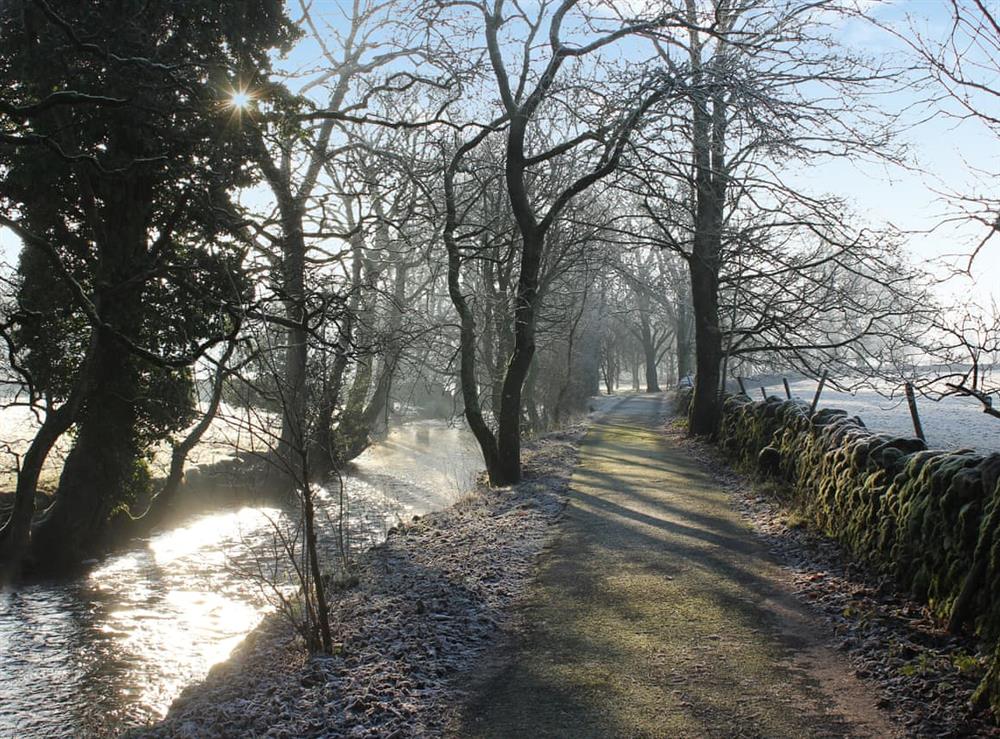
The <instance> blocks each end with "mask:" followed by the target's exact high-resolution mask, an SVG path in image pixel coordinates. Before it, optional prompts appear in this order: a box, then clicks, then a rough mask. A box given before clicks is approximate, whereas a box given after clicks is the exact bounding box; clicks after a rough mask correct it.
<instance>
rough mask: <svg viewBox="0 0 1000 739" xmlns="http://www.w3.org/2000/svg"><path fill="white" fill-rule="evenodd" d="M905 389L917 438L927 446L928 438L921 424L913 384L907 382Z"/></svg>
mask: <svg viewBox="0 0 1000 739" xmlns="http://www.w3.org/2000/svg"><path fill="white" fill-rule="evenodd" d="M904 388H905V389H906V404H907V405H908V406H910V418H911V419H913V431H914V432H915V433H916V434H917V438H918V439H920V441H922V442H924V443H925V444H926V443H927V437H926V436H924V427H923V425H922V424H921V423H920V413H919V412H917V398H916V395H914V393H913V383H912V382H907V383H906V384H905V385H904Z"/></svg>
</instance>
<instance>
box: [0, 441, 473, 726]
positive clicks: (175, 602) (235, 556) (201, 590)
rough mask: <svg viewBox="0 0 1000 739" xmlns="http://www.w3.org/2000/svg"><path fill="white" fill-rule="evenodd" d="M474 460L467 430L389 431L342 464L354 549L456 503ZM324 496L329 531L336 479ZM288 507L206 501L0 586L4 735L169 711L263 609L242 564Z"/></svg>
mask: <svg viewBox="0 0 1000 739" xmlns="http://www.w3.org/2000/svg"><path fill="white" fill-rule="evenodd" d="M481 468H482V459H481V457H480V455H479V452H478V449H477V447H476V445H475V441H474V439H473V438H472V437H471V434H469V433H468V432H467V431H465V430H464V429H457V428H449V427H447V426H445V425H444V424H441V423H436V422H422V423H417V424H408V425H406V426H403V427H401V428H399V429H396V430H393V431H392V432H391V433H390V434H389V436H388V437H387V438H386V439H385V440H384V441H382V442H380V443H379V444H377V445H375V446H374V447H372V448H371V449H369V450H368V451H366V452H365V453H364V454H363V455H362V456H361V457H359V458H358V459H357V460H356V462H355V463H354V464H353V465H351V469H350V472H349V474H348V475H345V477H344V492H345V499H346V501H347V504H348V513H349V525H348V533H349V536H350V544H351V546H352V548H354V549H355V550H357V549H362V548H364V547H365V546H368V545H370V544H372V543H375V542H377V541H380V540H381V539H382V538H384V536H385V531H386V530H387V529H388V528H389V527H391V526H392V525H394V524H395V523H397V522H398V521H399V520H402V519H407V518H409V517H410V516H413V515H420V514H423V513H426V512H429V511H432V510H436V509H440V508H442V507H445V506H447V505H449V504H450V503H452V502H454V501H455V500H456V499H457V498H458V497H459V496H460V495H461V494H462V493H463V492H465V491H467V490H468V489H469V488H470V487H471V486H472V484H473V482H474V480H475V477H476V475H477V474H478V472H479V470H480V469H481ZM318 500H319V501H320V505H321V506H322V507H323V508H324V509H325V511H321V512H320V515H319V516H318V517H317V519H318V521H320V522H321V526H322V527H324V530H323V531H321V537H323V538H324V539H325V540H326V542H327V544H332V541H333V537H334V534H335V532H334V530H333V523H334V521H335V519H336V515H337V512H338V510H339V506H338V502H339V486H330V488H329V489H327V490H325V491H324V492H321V493H320V495H319V496H318ZM324 512H325V513H328V514H329V515H328V516H327V515H323V514H324ZM285 515H286V513H285V512H284V511H282V510H281V509H279V508H276V507H274V506H273V504H269V505H264V504H261V505H252V506H240V507H235V508H228V509H225V510H218V511H213V512H210V513H204V514H201V515H197V516H195V517H193V518H191V519H189V520H187V521H185V522H184V523H183V524H181V525H178V526H175V527H173V528H170V529H168V530H165V531H162V532H158V533H156V534H154V535H153V536H151V537H149V538H148V539H144V540H138V541H136V542H134V543H133V544H132V545H131V546H130V547H129V548H128V549H124V550H121V551H118V552H115V553H113V554H111V555H108V556H107V557H105V558H104V559H103V560H102V561H101V562H99V563H98V564H97V565H96V566H95V567H94V568H93V569H91V570H90V571H89V572H88V573H87V574H85V575H83V576H81V577H78V578H76V579H72V580H67V581H61V582H41V583H32V584H30V585H26V586H24V587H21V588H20V589H18V590H17V591H5V592H2V593H0V675H2V681H0V737H8V736H18V737H21V736H54V735H57V736H80V735H93V734H103V733H112V732H116V731H121V730H123V728H127V727H128V726H135V725H141V724H143V723H146V722H148V721H152V720H156V719H158V718H160V717H161V716H163V715H164V714H165V713H166V711H167V709H168V708H169V706H170V703H171V702H172V701H173V700H174V699H175V698H176V697H177V695H178V694H179V693H180V692H181V690H182V689H183V688H184V687H185V686H186V685H188V684H190V683H192V682H195V681H197V680H199V679H201V678H202V677H204V675H205V674H206V673H207V672H208V670H209V668H210V667H211V666H212V665H213V664H215V663H217V662H219V661H221V660H224V659H225V658H226V656H227V655H228V654H229V653H230V651H231V650H232V649H233V647H235V646H236V645H237V644H238V643H239V642H240V641H241V640H242V639H243V638H244V637H245V636H246V634H247V633H248V632H249V631H250V630H251V629H253V628H254V626H256V625H257V624H258V623H259V622H260V620H261V619H262V618H263V617H264V615H265V614H266V613H267V612H268V611H269V610H270V606H269V605H268V602H267V600H266V598H265V597H264V595H263V593H262V592H261V589H260V587H259V586H258V584H257V582H255V581H254V580H253V579H252V578H250V577H248V576H247V575H246V573H248V572H252V571H254V570H255V565H256V561H257V558H261V559H262V560H266V558H268V557H269V556H270V555H271V551H272V546H271V544H272V532H273V524H272V521H279V522H280V521H281V520H282V519H283V517H284V516H285Z"/></svg>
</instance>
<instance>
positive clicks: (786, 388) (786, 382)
mask: <svg viewBox="0 0 1000 739" xmlns="http://www.w3.org/2000/svg"><path fill="white" fill-rule="evenodd" d="M781 381H782V382H783V383H785V395H786V396H788V399H789V400H791V399H792V389H791V388H790V387H788V378H787V377H782V378H781Z"/></svg>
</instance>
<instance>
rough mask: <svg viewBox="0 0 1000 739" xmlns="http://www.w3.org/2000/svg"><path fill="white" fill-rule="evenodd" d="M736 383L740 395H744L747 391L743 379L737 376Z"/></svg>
mask: <svg viewBox="0 0 1000 739" xmlns="http://www.w3.org/2000/svg"><path fill="white" fill-rule="evenodd" d="M736 382H737V384H739V386H740V395H746V394H747V389H746V386H745V385H744V384H743V378H742V377H740V376H739V375H736Z"/></svg>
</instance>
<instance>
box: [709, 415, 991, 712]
mask: <svg viewBox="0 0 1000 739" xmlns="http://www.w3.org/2000/svg"><path fill="white" fill-rule="evenodd" d="M719 445H720V446H721V448H722V449H723V450H724V451H725V452H726V453H727V454H728V455H729V456H730V457H732V458H735V459H736V460H738V461H739V462H740V463H741V464H742V465H743V466H744V467H747V468H749V469H751V470H753V471H755V472H757V473H758V474H762V475H765V476H768V477H771V478H775V479H778V480H780V481H782V482H784V483H785V484H786V487H787V489H788V491H789V494H790V495H791V496H792V499H793V502H794V504H795V505H796V506H797V507H798V508H799V509H800V510H801V511H802V513H803V514H804V515H805V516H806V518H807V520H808V521H809V522H810V523H811V524H812V525H813V526H814V527H815V528H817V529H818V530H820V531H822V532H823V533H825V534H826V535H828V536H830V537H831V538H833V539H836V540H837V541H839V542H841V543H842V544H843V545H844V546H845V547H846V548H847V549H848V550H849V552H850V553H851V554H852V555H853V556H854V557H855V558H856V559H858V560H861V561H864V562H866V563H868V564H869V565H870V566H872V567H873V568H874V569H876V570H877V571H880V572H884V573H888V574H891V575H892V576H893V577H894V578H895V579H896V581H897V582H898V583H899V585H900V586H901V587H902V588H904V589H906V590H908V591H910V592H911V593H912V594H913V595H914V597H916V598H917V599H919V600H921V601H922V602H925V603H927V604H928V606H929V607H930V609H931V610H932V611H933V612H934V613H935V614H936V615H937V616H939V617H940V618H942V619H946V620H947V621H948V623H949V627H950V628H951V629H953V630H955V631H957V630H959V629H961V628H963V627H965V626H969V627H971V628H973V629H974V630H975V631H976V632H977V633H978V634H980V635H981V636H982V638H983V639H984V640H985V641H986V642H987V643H988V644H990V645H992V649H993V650H994V656H993V660H992V663H991V666H990V668H989V670H988V672H987V675H986V677H985V678H984V679H983V681H982V683H981V684H980V686H979V689H978V691H977V693H976V696H975V700H977V701H986V702H989V703H990V705H991V706H992V708H993V710H994V712H995V714H996V715H998V716H1000V485H998V481H1000V454H988V455H983V454H978V453H976V452H975V451H973V450H971V449H960V450H953V451H943V450H930V449H927V447H926V445H925V444H924V443H923V442H922V441H920V440H918V439H913V438H903V437H898V436H892V435H889V434H881V433H875V432H872V431H870V430H868V429H867V428H866V427H865V425H864V423H863V422H862V421H861V419H860V418H858V417H856V416H854V417H849V416H848V415H847V413H846V412H844V411H842V410H836V409H831V408H824V409H822V410H819V411H817V412H816V413H814V414H812V415H810V413H809V405H808V404H807V403H803V402H802V401H798V400H783V399H780V398H773V397H772V398H768V399H767V400H764V401H753V400H751V399H750V398H748V397H746V396H745V395H738V396H730V397H728V398H727V399H726V402H725V404H724V409H723V419H722V424H721V428H720V433H719Z"/></svg>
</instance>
